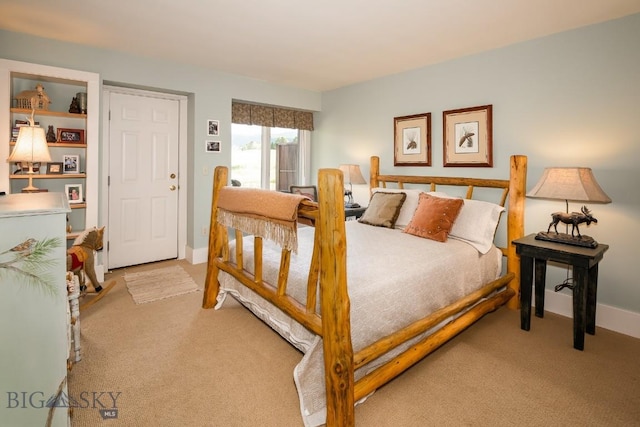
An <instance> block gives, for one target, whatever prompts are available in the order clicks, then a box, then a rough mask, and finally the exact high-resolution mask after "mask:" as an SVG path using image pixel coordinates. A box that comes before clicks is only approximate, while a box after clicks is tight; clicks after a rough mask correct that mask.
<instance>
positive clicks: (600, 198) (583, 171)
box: [527, 168, 611, 203]
mask: <svg viewBox="0 0 640 427" xmlns="http://www.w3.org/2000/svg"><path fill="white" fill-rule="evenodd" d="M527 196H528V197H533V198H540V199H556V200H567V201H569V200H571V201H575V202H591V203H611V199H610V198H609V196H607V194H606V193H605V192H604V191H603V190H602V188H600V186H599V185H598V182H597V181H596V178H595V177H594V176H593V172H592V171H591V169H590V168H546V169H545V170H544V173H543V174H542V177H541V178H540V181H538V183H537V184H536V186H535V187H533V188H532V189H531V191H529V192H528V193H527Z"/></svg>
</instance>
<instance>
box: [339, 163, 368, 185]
mask: <svg viewBox="0 0 640 427" xmlns="http://www.w3.org/2000/svg"><path fill="white" fill-rule="evenodd" d="M340 170H341V171H342V175H343V176H344V183H345V184H349V185H351V184H366V183H367V181H365V180H364V177H363V176H362V172H361V171H360V166H359V165H340Z"/></svg>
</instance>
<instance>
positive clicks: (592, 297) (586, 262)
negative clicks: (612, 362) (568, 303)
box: [512, 234, 609, 350]
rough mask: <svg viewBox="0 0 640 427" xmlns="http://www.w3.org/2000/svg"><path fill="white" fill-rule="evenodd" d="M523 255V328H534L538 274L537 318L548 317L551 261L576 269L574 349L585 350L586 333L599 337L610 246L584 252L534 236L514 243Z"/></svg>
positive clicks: (574, 247) (574, 284)
mask: <svg viewBox="0 0 640 427" xmlns="http://www.w3.org/2000/svg"><path fill="white" fill-rule="evenodd" d="M512 243H513V244H514V245H515V246H516V253H517V254H518V255H520V306H521V307H520V328H521V329H523V330H525V331H528V330H529V329H530V327H531V290H532V282H533V277H534V273H535V298H536V316H537V317H544V291H545V276H546V273H547V261H555V262H560V263H564V264H568V265H570V266H572V267H573V347H574V348H575V349H578V350H584V333H585V331H586V332H587V333H588V334H590V335H595V333H596V296H597V292H598V263H599V262H600V261H601V260H602V258H603V256H604V253H605V252H606V251H607V249H609V246H608V245H603V244H602V243H601V244H599V245H598V246H597V247H595V248H584V247H580V246H571V245H565V244H561V243H553V242H546V241H543V240H536V238H535V234H530V235H528V236H526V237H523V238H521V239H517V240H514V241H513V242H512Z"/></svg>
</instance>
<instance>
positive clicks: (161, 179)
mask: <svg viewBox="0 0 640 427" xmlns="http://www.w3.org/2000/svg"><path fill="white" fill-rule="evenodd" d="M109 103H110V117H111V118H110V121H109V245H108V251H109V256H108V263H109V266H108V268H118V267H124V266H128V265H136V264H142V263H146V262H153V261H160V260H164V259H170V258H177V256H178V124H179V102H178V101H176V100H170V99H160V98H153V97H147V96H138V95H130V94H122V93H110V99H109Z"/></svg>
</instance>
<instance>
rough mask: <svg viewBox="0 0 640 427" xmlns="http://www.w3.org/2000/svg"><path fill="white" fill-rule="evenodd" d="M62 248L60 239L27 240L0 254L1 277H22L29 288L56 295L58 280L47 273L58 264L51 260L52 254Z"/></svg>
mask: <svg viewBox="0 0 640 427" xmlns="http://www.w3.org/2000/svg"><path fill="white" fill-rule="evenodd" d="M60 246H62V240H61V239H59V238H52V239H43V240H41V241H37V240H35V239H27V240H25V241H24V242H22V243H20V244H19V245H17V246H14V247H13V248H11V249H7V250H5V251H4V252H1V253H0V276H4V275H8V276H14V277H16V278H17V277H21V278H22V279H23V280H24V282H25V284H26V285H27V286H37V287H40V288H41V289H43V290H44V291H46V292H47V293H50V294H53V295H55V294H56V292H57V290H56V286H55V283H56V280H55V278H53V277H52V275H51V274H50V273H47V272H48V271H49V270H50V268H51V267H52V266H53V265H55V264H56V262H57V260H55V259H51V258H49V256H50V254H51V252H52V251H53V250H54V249H55V248H58V247H60ZM3 258H5V259H6V260H3Z"/></svg>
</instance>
